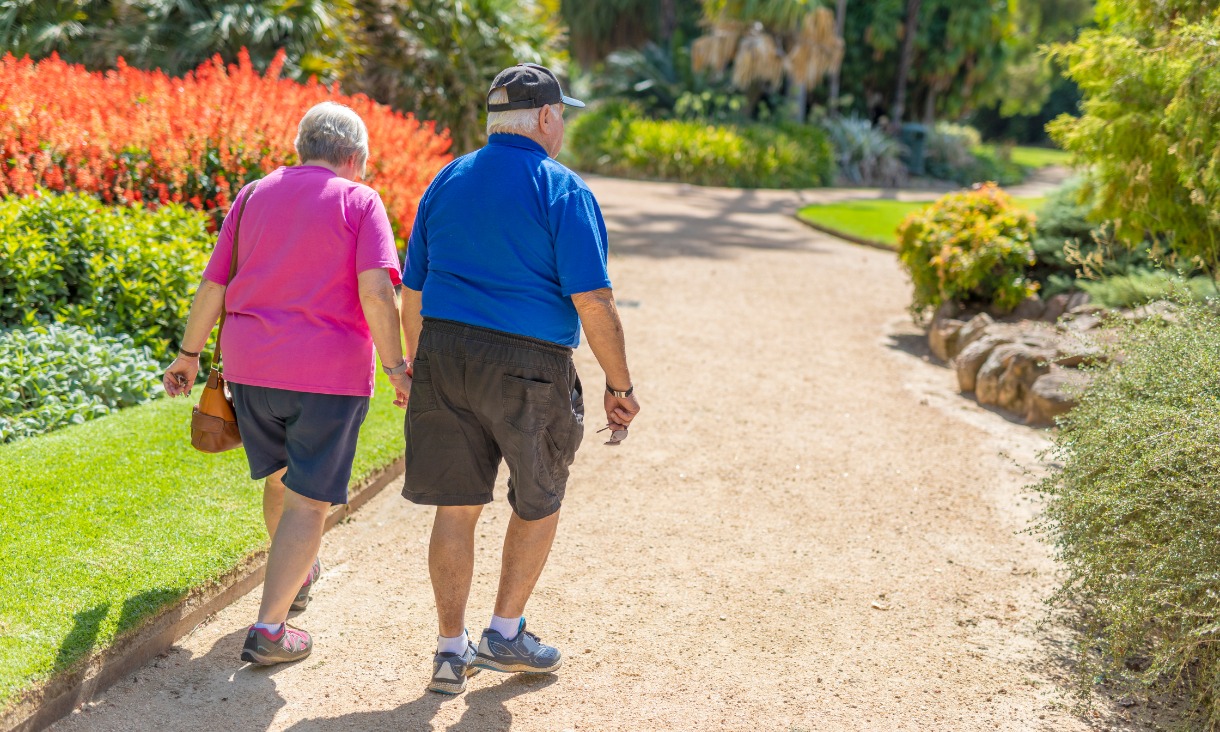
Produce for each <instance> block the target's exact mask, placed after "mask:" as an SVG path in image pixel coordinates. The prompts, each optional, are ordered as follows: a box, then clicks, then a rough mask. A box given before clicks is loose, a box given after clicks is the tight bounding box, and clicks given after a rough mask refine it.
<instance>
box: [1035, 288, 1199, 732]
mask: <svg viewBox="0 0 1220 732" xmlns="http://www.w3.org/2000/svg"><path fill="white" fill-rule="evenodd" d="M1178 315H1179V316H1180V317H1176V318H1173V319H1172V321H1171V322H1168V323H1166V322H1164V321H1161V320H1159V319H1154V320H1150V321H1147V322H1145V323H1142V324H1139V325H1127V326H1125V327H1124V328H1123V329H1120V331H1119V332H1120V337H1119V339H1118V342H1117V343H1115V344H1114V345H1113V346H1112V355H1117V354H1121V355H1122V360H1121V361H1120V360H1112V361H1111V363H1113V364H1114V365H1113V366H1111V367H1109V368H1108V369H1105V370H1102V371H1100V372H1098V373H1097V376H1096V379H1095V381H1094V382H1093V384H1092V385H1091V386H1090V387H1089V388H1088V389H1087V390H1086V391H1085V392H1084V394H1083V395H1082V397H1081V399H1080V403H1079V405H1078V406H1077V407H1076V408H1075V409H1073V410H1072V411H1071V412H1069V413H1068V414H1067V415H1066V416H1065V417H1063V418H1061V421H1060V429H1059V431H1058V433H1057V434H1056V435H1055V436H1054V440H1055V445H1054V447H1053V449H1052V451H1051V454H1050V455H1049V456H1048V457H1049V458H1051V459H1052V460H1053V464H1055V465H1058V466H1060V467H1058V468H1057V469H1055V470H1054V472H1052V473H1051V474H1050V475H1048V476H1047V477H1046V478H1045V479H1044V480H1043V481H1041V483H1039V484H1038V485H1037V486H1036V488H1037V490H1038V491H1040V492H1041V493H1042V494H1043V495H1044V496H1045V497H1046V498H1047V503H1046V510H1045V513H1044V518H1043V520H1042V522H1041V524H1040V525H1039V527H1038V528H1039V530H1040V532H1042V533H1043V535H1044V536H1046V537H1047V538H1048V539H1049V540H1051V541H1053V543H1054V545H1055V547H1056V549H1057V554H1058V558H1059V559H1060V561H1061V562H1062V564H1063V566H1064V567H1065V569H1066V578H1065V580H1064V583H1063V584H1062V586H1061V587H1060V589H1059V591H1058V593H1057V594H1056V595H1055V598H1054V601H1055V602H1056V603H1057V604H1059V605H1060V606H1065V607H1068V608H1071V609H1075V610H1078V611H1081V612H1083V617H1084V622H1085V627H1084V628H1083V633H1082V634H1081V637H1080V653H1081V655H1082V658H1083V661H1084V663H1083V664H1082V670H1083V672H1084V673H1083V674H1082V681H1084V682H1085V683H1086V684H1087V683H1089V681H1090V680H1093V679H1102V680H1109V681H1111V682H1114V683H1115V684H1117V685H1119V686H1121V687H1126V688H1125V689H1124V691H1125V690H1130V689H1140V688H1141V687H1142V688H1145V689H1146V688H1148V687H1152V688H1154V689H1164V688H1166V687H1171V686H1173V685H1174V684H1175V683H1176V682H1179V681H1184V680H1188V681H1189V685H1190V687H1191V690H1192V692H1193V693H1194V694H1195V698H1196V700H1197V701H1198V702H1199V704H1200V707H1199V709H1200V710H1201V711H1202V712H1203V716H1205V717H1206V722H1207V724H1206V726H1207V727H1208V728H1209V729H1215V728H1216V727H1218V726H1220V706H1218V704H1217V702H1218V701H1220V694H1218V693H1217V692H1218V691H1220V644H1217V640H1218V639H1220V623H1218V622H1217V619H1220V542H1217V540H1216V533H1217V529H1216V527H1217V526H1220V486H1218V485H1217V478H1216V476H1217V475H1220V317H1218V316H1217V314H1216V313H1215V311H1214V310H1212V309H1211V308H1210V307H1208V306H1205V305H1201V304H1198V303H1189V302H1187V303H1183V304H1182V310H1181V311H1180V312H1179V313H1178ZM1073 617H1078V616H1075V615H1074V616H1073Z"/></svg>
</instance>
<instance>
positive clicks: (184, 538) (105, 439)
mask: <svg viewBox="0 0 1220 732" xmlns="http://www.w3.org/2000/svg"><path fill="white" fill-rule="evenodd" d="M198 394H199V391H198V390H196V392H195V395H196V396H198ZM392 394H393V391H392V389H391V388H390V386H389V384H388V383H387V382H386V381H385V379H384V377H382V376H381V375H380V374H378V384H377V394H376V396H374V397H373V404H372V407H371V408H370V410H369V415H368V418H367V419H366V420H365V423H364V427H363V429H362V430H361V433H360V443H359V446H358V449H357V454H356V465H355V469H354V471H353V475H352V484H353V485H355V484H358V483H359V482H361V481H362V480H363V479H364V478H365V477H366V476H368V475H369V474H370V473H371V472H373V471H374V470H376V469H378V468H381V467H383V466H385V465H387V464H389V463H391V462H393V460H394V459H395V458H397V457H398V456H399V455H400V454H402V450H403V435H402V419H403V416H402V415H403V412H402V411H401V410H399V409H398V408H396V407H395V406H394V405H393V404H392V401H393V399H392ZM191 405H192V402H191V401H188V400H185V399H177V400H170V399H159V400H157V401H154V402H152V403H150V404H145V405H143V406H139V407H132V408H130V409H126V410H123V411H122V412H119V413H117V414H114V415H111V416H108V417H104V418H102V419H98V420H93V421H91V422H87V423H85V424H82V425H75V426H72V427H68V428H65V429H62V430H59V431H57V432H54V433H51V434H48V435H42V436H38V437H32V438H30V439H27V440H22V441H20V442H15V443H12V444H9V445H2V446H0V475H3V476H4V490H3V491H2V492H0V567H3V568H4V571H3V572H0V708H7V707H8V706H9V705H11V704H12V703H13V702H14V701H15V700H16V699H17V698H18V697H19V695H20V694H21V692H22V691H23V690H26V689H28V688H29V687H30V686H31V685H33V684H36V683H38V682H41V681H44V680H46V679H48V678H49V677H50V676H52V675H53V674H55V673H56V672H57V671H60V670H62V669H65V668H68V667H70V666H72V665H73V664H74V663H76V662H78V661H80V660H81V659H82V658H85V657H87V656H88V655H89V654H90V652H91V651H94V650H100V649H103V648H105V647H107V646H108V645H110V644H111V643H112V642H113V641H114V639H115V638H116V637H117V636H118V635H119V634H120V633H122V632H124V631H127V630H130V629H132V628H135V627H137V626H138V625H139V624H140V623H141V622H142V621H144V620H146V619H148V618H149V617H150V616H152V615H153V614H155V613H156V612H157V611H158V610H159V609H161V608H162V607H164V606H165V605H166V604H168V603H171V602H173V601H175V600H177V599H179V598H180V597H182V596H184V595H185V594H186V593H188V592H189V591H190V590H191V589H192V588H195V587H198V586H201V585H205V584H207V583H209V582H213V581H215V580H216V579H217V578H219V577H221V576H223V575H224V574H225V573H227V572H228V571H229V570H231V569H233V568H234V567H236V566H237V565H238V564H240V563H241V561H242V560H243V559H244V558H245V557H247V556H249V555H250V554H251V553H253V552H255V551H257V550H259V549H260V548H262V547H264V546H265V545H266V542H267V537H266V531H265V530H264V528H263V520H262V511H261V504H262V491H261V482H260V483H255V482H253V481H251V480H250V479H249V473H248V472H247V467H246V462H245V455H244V453H243V452H242V451H240V450H235V451H232V452H228V453H223V454H220V455H205V454H203V453H199V452H196V451H195V450H193V449H192V448H191V446H190V434H189V426H188V425H189V415H190V411H191Z"/></svg>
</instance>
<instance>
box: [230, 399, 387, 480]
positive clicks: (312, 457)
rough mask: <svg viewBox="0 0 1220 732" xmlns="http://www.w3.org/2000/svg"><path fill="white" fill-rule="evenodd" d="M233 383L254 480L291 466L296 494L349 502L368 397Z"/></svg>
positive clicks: (288, 477) (286, 477)
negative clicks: (349, 492) (348, 493)
mask: <svg viewBox="0 0 1220 732" xmlns="http://www.w3.org/2000/svg"><path fill="white" fill-rule="evenodd" d="M228 385H229V391H230V393H232V394H233V407H234V409H235V410H236V412H237V428H238V429H239V430H241V441H242V445H244V446H245V448H246V460H247V462H249V463H250V477H251V478H253V479H254V480H260V479H262V478H266V477H267V476H268V475H271V474H272V473H274V472H276V471H278V470H282V469H283V468H288V472H287V473H285V474H284V485H286V486H288V489H289V490H291V491H292V492H293V493H298V494H300V495H302V496H305V497H306V498H312V499H314V500H315V501H327V502H329V503H347V484H348V482H349V481H350V480H351V479H352V461H353V460H354V459H355V457H356V439H357V438H358V437H359V436H360V425H361V424H363V423H364V418H365V416H366V415H367V414H368V412H369V398H368V397H357V396H343V395H340V394H314V393H312V392H307V391H290V390H288V389H272V388H270V387H266V386H250V385H248V384H234V383H233V382H228Z"/></svg>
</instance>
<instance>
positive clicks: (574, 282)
mask: <svg viewBox="0 0 1220 732" xmlns="http://www.w3.org/2000/svg"><path fill="white" fill-rule="evenodd" d="M565 104H566V105H569V106H573V107H583V106H584V104H583V103H581V102H579V101H577V100H575V99H571V98H570V97H566V96H564V95H563V93H562V91H561V89H560V86H559V81H558V79H556V78H555V75H554V74H553V73H551V71H550V70H548V69H546V68H544V67H542V66H538V65H535V64H522V65H520V66H514V67H511V68H509V69H505V70H504V71H502V72H501V73H500V74H499V75H498V76H496V78H495V81H493V82H492V87H491V91H490V92H489V94H488V97H487V111H488V115H487V132H488V135H489V139H488V143H487V146H486V147H484V148H482V149H481V150H478V151H476V152H473V153H471V154H469V155H466V156H464V157H461V158H458V159H457V160H455V161H453V162H452V163H451V164H450V165H449V166H448V167H446V168H445V169H444V170H442V171H441V172H440V174H439V175H437V177H436V179H435V180H434V181H433V182H432V185H431V186H430V187H429V188H428V191H427V192H426V193H425V194H424V197H423V199H422V200H421V201H420V204H419V211H418V213H417V215H416V218H415V228H414V229H413V230H412V232H411V239H410V241H409V243H408V245H407V260H406V265H405V267H404V269H403V284H404V285H405V287H404V290H403V300H402V322H403V329H404V331H405V332H406V336H407V350H408V358H412V357H413V359H414V360H413V367H412V373H413V382H412V386H411V394H410V402H409V405H408V408H407V419H406V437H407V449H406V463H407V467H406V483H405V486H404V488H403V495H404V496H405V497H406V498H407V499H408V500H410V501H412V502H414V503H419V504H425V505H431V506H436V507H437V509H436V518H435V522H434V523H433V526H432V541H431V544H430V546H429V550H428V567H429V571H430V574H431V576H432V588H433V591H434V593H435V595H436V609H437V615H438V617H439V621H440V622H439V625H440V636H439V638H438V639H437V641H438V642H437V646H438V647H437V654H436V657H435V659H434V663H433V673H432V681H431V683H429V684H428V688H429V689H431V690H433V691H437V692H441V693H446V694H457V693H460V692H461V691H463V690H464V689H465V688H466V679H467V677H469V676H473V675H474V674H475V673H478V670H479V669H490V670H493V671H502V672H509V673H511V672H518V671H522V672H527V673H547V672H551V671H554V670H555V669H557V668H559V665H560V663H561V657H560V653H559V651H558V649H556V648H553V647H551V646H547V645H544V644H542V643H541V641H540V640H539V639H538V637H537V636H536V635H534V634H533V633H530V632H527V631H526V630H525V618H524V617H523V615H524V611H525V603H526V601H527V600H528V599H529V596H530V593H531V592H533V589H534V584H535V583H536V582H537V581H538V577H539V575H541V574H542V568H543V566H544V565H545V564H546V560H547V555H548V554H549V553H550V550H551V543H552V541H553V540H554V538H555V527H556V525H557V524H558V521H559V508H560V504H561V503H562V502H563V496H564V489H565V487H566V486H567V480H568V467H569V466H570V465H571V464H572V460H573V458H574V457H575V455H576V449H577V448H578V447H579V446H580V442H581V439H582V438H583V436H584V400H583V396H582V393H583V392H582V388H581V384H580V379H579V378H578V377H577V375H576V369H575V367H574V366H573V364H572V349H573V348H574V347H575V346H577V345H578V344H579V340H580V328H581V325H582V324H583V326H584V331H585V335H586V337H587V338H588V341H589V347H590V348H591V349H592V350H593V354H594V355H595V356H596V357H597V360H598V362H599V363H600V364H601V367H602V369H603V370H604V371H605V376H606V390H605V397H604V402H605V410H606V421H607V425H606V426H607V428H609V429H610V430H612V431H611V433H610V434H611V438H610V442H609V443H608V444H618V442H620V441H622V440H623V439H624V438H625V437H626V436H627V428H628V426H629V425H630V424H631V420H632V419H633V418H634V417H635V416H636V414H637V413H638V412H639V409H640V407H639V404H638V402H637V401H636V398H635V396H633V394H632V392H633V389H632V383H631V374H630V372H629V371H628V369H627V357H626V350H625V347H624V342H623V329H622V324H621V323H620V322H619V317H618V311H617V310H616V308H615V305H614V294H613V292H612V291H611V289H610V278H609V275H608V274H607V271H606V246H607V244H606V226H605V223H604V222H603V221H602V215H601V210H600V209H599V208H598V205H597V201H596V200H594V198H593V194H592V192H590V191H589V188H588V186H586V185H585V184H584V182H583V181H582V180H581V179H580V178H579V177H578V176H577V175H576V174H575V173H573V172H572V171H570V170H568V169H567V168H565V167H564V166H562V165H560V164H559V163H557V162H555V161H554V160H553V159H552V158H553V157H554V156H555V155H556V154H557V153H558V152H559V150H560V148H561V147H562V145H563V133H564V124H563V110H564V105H565ZM501 459H503V460H505V461H506V462H507V463H508V468H509V481H508V502H509V504H510V505H511V506H512V509H513V515H512V517H511V518H510V520H509V524H508V530H507V534H506V536H505V538H504V549H503V557H502V565H501V569H500V586H499V591H498V592H497V594H496V602H495V607H494V610H493V614H492V616H491V622H490V624H489V627H488V628H487V629H486V630H484V631H483V635H482V638H481V639H480V640H479V643H478V645H477V646H476V645H475V644H474V643H473V642H472V641H471V640H470V639H469V637H468V636H467V633H466V629H465V619H466V602H467V600H468V598H469V596H470V581H471V576H472V575H473V573H474V531H475V525H476V524H477V522H478V519H479V514H480V512H481V511H482V509H483V505H484V504H486V503H490V502H491V500H492V487H493V485H494V483H495V479H496V472H497V470H498V468H499V466H500V461H501Z"/></svg>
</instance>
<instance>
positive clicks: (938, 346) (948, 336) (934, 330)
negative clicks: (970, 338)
mask: <svg viewBox="0 0 1220 732" xmlns="http://www.w3.org/2000/svg"><path fill="white" fill-rule="evenodd" d="M965 324H966V323H965V321H961V320H958V319H956V318H943V319H934V320H933V321H932V324H931V325H929V326H928V348H930V349H932V353H933V354H935V356H936V357H937V358H939V359H940V360H941V361H945V362H948V361H949V360H950V359H952V358H953V357H954V356H955V355H957V351H958V348H957V334H958V333H959V332H960V331H961V329H962V326H964V325H965Z"/></svg>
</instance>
